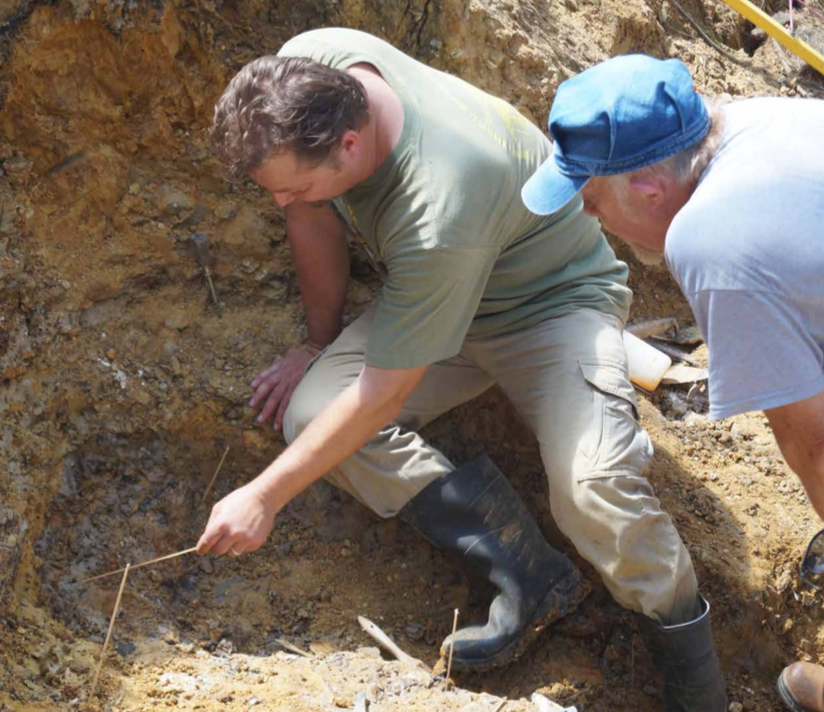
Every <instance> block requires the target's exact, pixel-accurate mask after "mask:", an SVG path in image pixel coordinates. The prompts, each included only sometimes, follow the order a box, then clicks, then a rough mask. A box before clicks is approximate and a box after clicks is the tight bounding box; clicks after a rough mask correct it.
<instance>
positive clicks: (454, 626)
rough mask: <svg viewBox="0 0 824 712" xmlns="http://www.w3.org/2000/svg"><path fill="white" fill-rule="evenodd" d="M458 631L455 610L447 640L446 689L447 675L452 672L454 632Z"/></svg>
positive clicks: (447, 684) (456, 610) (456, 611)
mask: <svg viewBox="0 0 824 712" xmlns="http://www.w3.org/2000/svg"><path fill="white" fill-rule="evenodd" d="M457 630H458V609H457V608H456V609H455V618H453V619H452V637H451V638H450V639H449V662H448V663H447V664H446V687H445V688H444V689H449V675H450V673H451V672H452V651H454V650H455V632H456V631H457Z"/></svg>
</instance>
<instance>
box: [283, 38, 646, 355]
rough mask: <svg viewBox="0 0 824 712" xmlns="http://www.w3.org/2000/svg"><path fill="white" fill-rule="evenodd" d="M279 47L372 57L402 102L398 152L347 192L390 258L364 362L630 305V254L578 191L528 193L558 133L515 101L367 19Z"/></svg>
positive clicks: (336, 60) (439, 349)
mask: <svg viewBox="0 0 824 712" xmlns="http://www.w3.org/2000/svg"><path fill="white" fill-rule="evenodd" d="M278 54H279V55H280V56H286V57H309V58H311V59H314V60H316V61H317V62H320V63H322V64H325V65H327V66H329V67H333V68H336V69H347V68H348V67H351V66H352V65H353V64H357V63H360V62H366V63H369V64H371V65H372V66H374V67H375V69H377V70H378V71H379V72H380V73H381V75H382V76H383V78H384V79H385V80H386V82H388V84H389V85H390V86H391V87H392V89H393V90H394V92H395V93H396V94H397V96H398V98H399V99H400V101H401V103H402V105H403V109H404V125H403V131H402V133H401V137H400V139H399V141H398V143H397V145H396V146H395V147H394V149H393V150H392V152H391V154H390V156H389V157H388V158H387V159H386V160H385V161H384V163H383V164H382V165H381V166H380V167H379V168H378V170H377V172H376V173H375V174H374V175H372V176H371V177H369V178H368V179H367V180H366V181H364V182H363V183H360V184H359V185H357V186H355V187H354V188H353V189H352V190H350V191H349V192H347V193H346V194H345V195H344V196H342V198H340V199H338V201H337V206H338V208H339V210H340V212H341V214H342V215H343V216H344V219H346V220H347V221H348V222H349V223H350V226H351V227H353V228H354V229H355V231H356V232H359V233H360V234H361V235H362V236H363V239H364V240H365V242H366V246H367V249H368V251H369V252H370V253H371V254H372V255H373V257H374V259H376V260H377V261H378V262H379V263H380V268H381V271H382V272H383V278H384V285H383V290H382V292H381V294H380V296H379V298H378V303H377V314H376V318H375V322H374V327H373V330H372V332H371V334H370V337H369V341H368V343H367V347H366V363H367V364H369V365H370V366H376V367H379V368H413V367H416V366H423V365H427V364H430V363H434V362H436V361H441V360H443V359H446V358H449V357H451V356H454V355H456V354H457V353H458V352H459V351H460V349H461V345H462V344H463V342H464V340H473V339H480V338H489V337H494V336H499V335H504V334H511V333H513V332H516V331H520V330H523V329H525V328H528V327H530V326H533V325H535V324H537V323H539V322H542V321H545V320H546V319H549V318H550V317H553V316H557V315H559V314H562V313H565V312H570V311H573V310H575V309H581V308H590V309H596V310H599V311H602V312H606V313H609V314H614V315H617V316H619V317H620V318H622V319H625V318H626V316H627V309H628V307H629V302H630V298H631V292H630V290H629V289H628V288H627V286H626V282H627V266H626V265H625V264H624V263H623V262H620V261H619V260H617V259H616V257H615V254H614V253H613V251H612V249H611V248H610V246H609V245H608V244H607V242H606V240H605V239H604V236H603V234H602V233H601V231H600V228H599V226H598V222H597V221H596V220H595V219H593V218H590V217H589V216H587V215H586V214H585V213H584V212H583V209H582V203H581V199H580V197H578V198H576V199H575V200H573V201H572V202H570V203H569V204H568V205H566V206H565V207H564V208H563V209H562V210H560V211H559V212H557V213H555V214H553V215H550V216H546V217H541V216H537V215H534V214H532V213H530V212H529V211H528V210H527V209H526V207H524V205H523V202H522V201H521V187H522V186H523V184H524V183H525V182H526V180H527V179H528V178H529V177H530V176H531V175H532V174H533V172H534V171H535V170H536V169H537V168H538V166H540V165H541V163H542V162H543V161H544V159H546V158H547V157H548V156H549V154H550V153H551V151H552V144H551V143H550V142H549V140H548V139H547V138H546V137H545V136H544V135H543V134H542V133H541V131H540V130H539V129H538V128H537V127H536V126H535V125H534V124H532V123H531V122H529V121H528V120H527V119H525V118H524V117H523V116H521V114H519V113H518V112H517V111H515V109H513V108H512V107H511V106H510V105H509V104H507V103H506V102H504V101H502V100H501V99H498V98H496V97H494V96H491V95H490V94H486V93H485V92H483V91H481V90H480V89H477V88H475V87H473V86H472V85H470V84H467V83H466V82H464V81H463V80H461V79H458V78H456V77H453V76H451V75H449V74H445V73H444V72H440V71H437V70H435V69H432V68H431V67H427V66H426V65H425V64H421V63H420V62H418V61H416V60H414V59H412V58H411V57H408V56H407V55H405V54H404V53H403V52H401V51H399V50H397V49H395V48H394V47H392V46H391V45H389V44H387V43H386V42H384V41H382V40H380V39H378V38H376V37H373V36H372V35H369V34H366V33H363V32H358V31H357V30H348V29H339V28H332V29H322V30H313V31H311V32H306V33H304V34H301V35H298V36H297V37H295V38H293V39H291V40H290V41H289V42H287V43H286V44H285V45H284V46H283V47H282V48H281V50H280V52H279V53H278Z"/></svg>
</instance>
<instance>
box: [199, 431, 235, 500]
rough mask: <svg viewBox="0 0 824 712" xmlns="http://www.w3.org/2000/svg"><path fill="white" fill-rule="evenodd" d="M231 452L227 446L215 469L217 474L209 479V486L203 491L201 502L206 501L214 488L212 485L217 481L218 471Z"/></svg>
mask: <svg viewBox="0 0 824 712" xmlns="http://www.w3.org/2000/svg"><path fill="white" fill-rule="evenodd" d="M228 454H229V446H228V445H227V446H226V450H225V451H224V453H223V457H221V458H220V462H219V463H218V464H217V469H216V470H215V474H213V475H212V479H211V480H210V481H209V486H208V487H207V488H206V491H205V492H204V493H203V498H202V499H201V500H200V503H201V504H203V503H204V502H205V501H206V497H208V496H209V492H211V490H212V485H213V484H214V483H215V480H216V479H217V473H218V472H220V468H221V467H223V461H224V460H225V459H226V456H227V455H228Z"/></svg>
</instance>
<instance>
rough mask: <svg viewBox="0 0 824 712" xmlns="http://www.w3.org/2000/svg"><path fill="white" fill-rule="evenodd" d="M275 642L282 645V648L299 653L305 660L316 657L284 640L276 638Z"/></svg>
mask: <svg viewBox="0 0 824 712" xmlns="http://www.w3.org/2000/svg"><path fill="white" fill-rule="evenodd" d="M275 642H276V643H277V644H278V645H280V646H281V647H282V648H286V650H289V651H291V652H293V653H297V654H298V655H302V656H303V657H304V658H314V657H315V656H314V655H312V653H307V652H306V651H305V650H301V649H300V648H299V647H298V646H297V645H292V644H291V643H290V642H289V641H288V640H286V639H284V638H275Z"/></svg>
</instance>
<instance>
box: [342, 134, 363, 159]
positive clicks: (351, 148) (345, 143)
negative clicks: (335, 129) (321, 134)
mask: <svg viewBox="0 0 824 712" xmlns="http://www.w3.org/2000/svg"><path fill="white" fill-rule="evenodd" d="M360 145H361V135H360V134H359V133H358V132H357V131H352V130H351V129H350V130H349V131H347V132H346V133H344V134H343V136H341V138H340V150H341V151H342V152H343V153H346V154H348V155H350V156H351V155H353V153H354V152H356V151H358V150H359V149H360Z"/></svg>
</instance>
